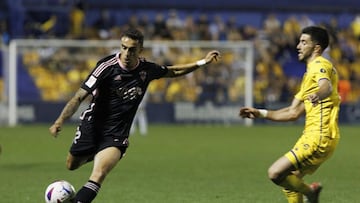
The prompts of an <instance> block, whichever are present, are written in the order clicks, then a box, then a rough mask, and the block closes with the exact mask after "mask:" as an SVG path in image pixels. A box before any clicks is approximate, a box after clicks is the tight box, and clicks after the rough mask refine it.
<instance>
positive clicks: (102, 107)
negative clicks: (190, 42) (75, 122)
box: [80, 53, 168, 137]
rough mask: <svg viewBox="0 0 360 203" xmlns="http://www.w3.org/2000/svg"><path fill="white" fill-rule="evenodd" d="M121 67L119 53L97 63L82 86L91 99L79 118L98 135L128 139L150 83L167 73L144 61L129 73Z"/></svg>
mask: <svg viewBox="0 0 360 203" xmlns="http://www.w3.org/2000/svg"><path fill="white" fill-rule="evenodd" d="M120 64H121V62H120V59H119V53H118V54H113V55H110V56H108V57H106V58H104V59H102V60H100V61H99V62H98V63H97V65H96V67H95V69H94V70H93V71H92V72H91V74H90V75H89V76H88V78H87V79H86V80H85V81H84V83H83V84H82V88H83V89H85V90H86V91H88V92H89V93H91V94H92V95H93V99H92V102H91V103H90V105H89V108H88V109H86V110H85V111H84V112H83V113H82V115H81V117H80V118H81V120H82V124H85V123H84V122H86V125H87V126H89V124H90V125H91V126H92V128H95V129H96V132H97V134H101V135H114V136H121V137H127V136H128V135H129V130H130V127H131V123H132V121H133V119H134V116H135V114H136V111H137V108H138V106H139V104H140V102H141V100H142V98H143V96H144V94H145V91H146V89H147V87H148V85H149V83H150V81H152V80H154V79H158V78H161V77H162V76H164V75H165V74H166V73H167V71H168V69H167V68H166V67H165V66H160V65H158V64H155V63H151V62H148V61H146V60H145V59H139V63H138V65H137V67H136V68H135V69H134V70H131V71H129V70H126V69H125V68H122V67H121V65H120Z"/></svg>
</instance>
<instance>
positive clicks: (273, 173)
mask: <svg viewBox="0 0 360 203" xmlns="http://www.w3.org/2000/svg"><path fill="white" fill-rule="evenodd" d="M268 177H269V179H270V180H271V181H272V182H274V183H275V184H279V183H280V182H281V181H282V178H281V173H280V172H279V171H278V170H276V169H275V168H274V167H270V168H269V169H268Z"/></svg>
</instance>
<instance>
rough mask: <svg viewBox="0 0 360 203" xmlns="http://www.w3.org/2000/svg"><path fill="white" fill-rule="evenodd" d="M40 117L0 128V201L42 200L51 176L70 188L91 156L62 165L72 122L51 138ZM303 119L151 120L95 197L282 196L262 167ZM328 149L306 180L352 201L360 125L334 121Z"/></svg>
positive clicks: (115, 202) (162, 201)
mask: <svg viewBox="0 0 360 203" xmlns="http://www.w3.org/2000/svg"><path fill="white" fill-rule="evenodd" d="M48 127H49V126H47V125H25V126H20V127H16V128H7V127H1V128H0V144H1V146H2V153H1V155H0V181H1V184H0V202H2V203H14V202H16V203H42V202H44V191H45V188H46V187H47V185H48V184H49V183H50V182H52V181H53V180H57V179H65V180H68V181H69V182H71V183H72V184H73V185H74V186H75V188H76V189H79V188H80V187H81V186H82V184H83V183H84V182H85V181H87V178H88V177H89V175H90V171H91V166H92V164H88V165H84V166H83V167H81V168H79V169H78V170H76V171H68V170H67V169H66V168H65V157H66V154H67V151H68V148H69V146H70V143H71V141H72V137H73V134H74V131H75V126H73V125H67V126H64V128H63V131H62V132H61V135H60V137H58V138H56V139H54V138H52V137H51V136H50V135H49V133H48ZM301 131H302V126H293V125H285V126H280V125H271V126H270V125H267V126H253V127H244V126H237V125H233V126H228V127H225V126H220V125H219V126H217V125H214V126H210V125H197V126H194V125H192V126H188V125H151V126H150V129H149V135H148V136H140V135H138V134H135V135H134V136H131V137H130V147H129V149H128V151H127V154H126V156H125V157H124V159H122V160H121V161H120V162H119V164H118V165H117V166H116V168H115V169H114V170H113V171H112V172H111V173H110V175H109V176H108V177H107V179H106V181H105V182H104V184H103V186H102V188H101V190H100V193H99V194H98V197H97V199H96V201H94V202H95V203H120V202H126V203H140V202H141V203H233V202H234V203H281V202H284V203H285V202H286V200H285V198H284V197H283V194H282V192H281V190H280V188H279V187H277V186H275V185H274V184H273V183H271V182H270V181H269V180H268V178H267V168H268V166H269V165H270V164H271V163H272V162H273V161H275V159H277V158H278V157H279V156H281V155H283V154H284V153H285V152H286V151H287V150H289V149H290V148H291V147H292V145H293V144H294V143H295V141H296V139H297V137H298V135H300V134H301ZM341 135H342V139H341V141H340V143H339V146H338V149H337V151H336V152H335V154H334V156H333V157H332V158H331V159H330V160H328V161H327V162H326V163H325V164H324V165H323V166H322V167H321V168H320V169H319V170H318V171H317V172H316V173H315V174H314V175H311V176H307V177H306V178H305V181H306V182H311V181H317V180H319V181H321V182H322V183H323V185H324V190H323V192H322V194H321V202H325V203H352V202H359V199H360V193H359V183H360V173H359V168H360V161H359V156H358V148H357V147H358V145H359V143H360V134H359V127H356V126H341Z"/></svg>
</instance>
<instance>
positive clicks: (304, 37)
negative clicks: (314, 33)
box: [296, 34, 315, 62]
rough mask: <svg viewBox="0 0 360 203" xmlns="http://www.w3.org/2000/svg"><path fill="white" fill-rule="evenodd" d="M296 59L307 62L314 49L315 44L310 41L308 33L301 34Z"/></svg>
mask: <svg viewBox="0 0 360 203" xmlns="http://www.w3.org/2000/svg"><path fill="white" fill-rule="evenodd" d="M296 48H297V50H298V59H299V61H302V62H307V61H308V59H309V58H310V57H311V56H312V54H313V52H314V50H315V44H314V42H313V41H311V36H310V35H308V34H301V36H300V41H299V44H298V45H297V47H296Z"/></svg>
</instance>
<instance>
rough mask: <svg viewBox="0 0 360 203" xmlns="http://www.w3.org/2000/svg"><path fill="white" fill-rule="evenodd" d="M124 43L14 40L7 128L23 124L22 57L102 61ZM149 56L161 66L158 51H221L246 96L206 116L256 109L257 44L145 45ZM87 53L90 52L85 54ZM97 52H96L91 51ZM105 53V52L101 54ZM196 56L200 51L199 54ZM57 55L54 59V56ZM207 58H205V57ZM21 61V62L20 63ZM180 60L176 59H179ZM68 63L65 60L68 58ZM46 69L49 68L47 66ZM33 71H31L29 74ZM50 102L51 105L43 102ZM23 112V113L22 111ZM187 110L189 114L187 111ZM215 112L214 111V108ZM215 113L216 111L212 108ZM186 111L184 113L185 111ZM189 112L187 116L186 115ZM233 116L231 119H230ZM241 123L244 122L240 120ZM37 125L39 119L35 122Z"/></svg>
mask: <svg viewBox="0 0 360 203" xmlns="http://www.w3.org/2000/svg"><path fill="white" fill-rule="evenodd" d="M119 46H120V41H118V40H107V41H103V40H101V41H100V40H62V39H51V40H35V39H26V40H25V39H17V40H12V41H11V42H10V45H9V49H8V66H6V67H5V70H4V74H3V75H4V82H5V94H6V95H5V96H6V101H5V102H4V103H5V106H6V108H5V110H4V111H6V112H5V113H6V116H5V117H6V124H7V125H9V126H16V125H18V124H19V122H20V123H21V121H19V120H20V119H19V116H20V115H21V113H20V112H19V111H21V108H20V107H19V95H18V92H19V91H18V90H19V88H20V87H18V70H19V65H20V64H19V62H21V57H22V56H23V55H24V54H25V53H26V52H32V53H36V54H38V55H39V56H40V57H46V60H52V58H54V57H57V58H58V57H61V55H60V54H57V51H58V50H60V49H61V50H62V51H63V52H69V53H70V52H74V49H75V50H76V51H75V52H76V53H78V52H79V53H80V52H84V53H85V54H82V55H81V56H75V55H71V54H70V56H73V57H74V58H78V59H77V60H82V57H84V55H86V53H88V54H94V55H95V53H93V52H99V54H98V55H97V56H96V55H95V57H97V58H95V57H94V55H92V56H91V57H94V60H98V59H100V58H101V57H104V56H106V55H105V54H104V52H106V53H107V54H110V53H112V52H115V51H117V50H118V49H119ZM144 49H145V51H144V52H145V53H147V54H149V56H145V58H146V59H147V60H149V61H154V62H157V63H158V58H157V57H156V56H154V54H153V52H154V51H159V50H160V51H163V52H166V50H175V49H176V51H175V53H178V54H179V55H181V54H182V53H190V52H191V53H190V54H189V55H190V57H191V55H195V53H193V52H194V50H200V51H202V52H203V53H206V52H207V50H211V49H217V50H219V51H220V52H221V53H222V54H223V55H224V56H223V60H226V63H227V65H228V66H229V67H230V69H231V72H230V74H233V75H232V76H231V77H233V78H235V77H242V78H243V79H244V89H243V90H242V91H243V94H244V95H243V96H241V98H239V100H238V101H235V105H236V104H237V106H235V107H234V106H233V107H230V106H225V107H224V108H222V109H221V110H216V108H215V110H214V111H213V112H212V113H211V112H206V113H205V114H206V116H205V117H207V116H210V117H211V116H212V115H210V114H214V115H213V116H214V117H216V116H219V115H218V114H220V113H221V114H224V115H222V116H223V119H224V120H227V119H229V120H234V119H235V118H236V117H237V114H238V112H237V111H238V107H240V105H246V106H252V105H253V67H254V47H253V43H252V42H250V41H239V42H228V41H145V43H144ZM85 50H86V51H85ZM89 50H94V51H89ZM100 50H101V51H100ZM195 52H196V51H195ZM52 54H53V55H52ZM202 56H203V55H202ZM19 58H20V59H19ZM175 58H176V57H175ZM64 60H65V58H64ZM159 64H161V63H159ZM43 66H46V65H43ZM28 71H31V70H28ZM41 102H45V103H46V102H47V101H41ZM19 108H20V109H19ZM186 108H187V107H184V105H181V104H179V105H177V107H175V110H176V109H177V110H178V111H179V112H178V113H177V114H176V115H175V116H177V117H178V118H179V119H182V118H185V119H186V118H187V115H186ZM184 109H185V110H184ZM208 109H209V108H205V107H204V109H203V110H199V111H194V110H193V109H190V110H189V112H190V111H191V113H197V112H199V113H200V114H201V112H200V111H208ZM210 109H211V108H210ZM212 109H214V108H212ZM183 110H184V111H183ZM234 111H235V112H234ZM184 112H185V114H184ZM230 114H231V115H230ZM190 118H191V119H197V118H196V117H191V116H190ZM205 119H206V118H205ZM239 120H240V119H239ZM34 121H35V122H36V118H35V120H34ZM242 122H243V123H244V124H245V125H251V124H252V121H251V120H250V119H245V120H243V121H242Z"/></svg>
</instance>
